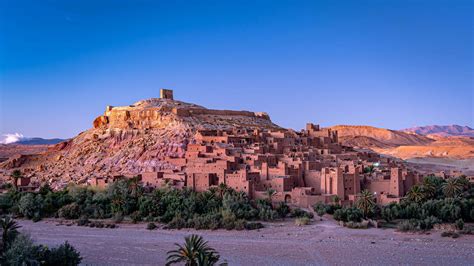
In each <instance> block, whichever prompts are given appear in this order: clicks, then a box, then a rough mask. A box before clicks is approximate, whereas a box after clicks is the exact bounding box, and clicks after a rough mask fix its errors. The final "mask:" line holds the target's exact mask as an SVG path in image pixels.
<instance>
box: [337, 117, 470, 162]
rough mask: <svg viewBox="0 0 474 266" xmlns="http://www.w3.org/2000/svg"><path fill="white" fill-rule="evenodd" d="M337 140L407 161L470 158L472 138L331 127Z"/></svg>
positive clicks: (368, 128)
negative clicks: (336, 133)
mask: <svg viewBox="0 0 474 266" xmlns="http://www.w3.org/2000/svg"><path fill="white" fill-rule="evenodd" d="M331 129H334V130H337V131H338V135H339V140H340V141H341V142H342V143H343V144H345V145H348V146H352V147H356V148H368V149H372V150H374V151H376V152H378V153H382V154H386V155H390V156H394V157H398V158H401V159H411V158H428V157H429V158H454V159H470V158H474V138H468V137H443V136H440V135H428V136H424V135H419V134H417V133H415V132H404V131H397V130H390V129H383V128H376V127H370V126H345V125H344V126H334V127H331Z"/></svg>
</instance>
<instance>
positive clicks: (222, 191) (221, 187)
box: [217, 183, 229, 199]
mask: <svg viewBox="0 0 474 266" xmlns="http://www.w3.org/2000/svg"><path fill="white" fill-rule="evenodd" d="M228 190H229V187H228V186H227V184H226V183H220V184H219V186H218V187H217V191H218V192H219V198H221V199H222V198H223V197H224V194H225V193H226V192H227V191H228Z"/></svg>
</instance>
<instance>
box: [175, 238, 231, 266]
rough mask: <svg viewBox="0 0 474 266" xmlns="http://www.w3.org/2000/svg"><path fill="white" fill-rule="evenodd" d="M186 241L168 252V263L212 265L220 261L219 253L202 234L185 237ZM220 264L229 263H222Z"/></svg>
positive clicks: (198, 265)
mask: <svg viewBox="0 0 474 266" xmlns="http://www.w3.org/2000/svg"><path fill="white" fill-rule="evenodd" d="M184 241H185V243H184V245H180V244H177V243H176V244H175V245H176V247H177V249H175V250H171V251H169V252H168V258H167V262H166V265H174V264H185V265H190V266H204V265H208V266H211V265H216V264H217V263H218V262H219V259H220V256H219V253H217V251H216V250H215V249H213V248H211V247H210V246H209V245H208V243H207V241H205V240H204V239H203V238H202V237H201V236H198V235H190V236H188V237H185V239H184ZM220 265H227V264H226V263H222V264H220Z"/></svg>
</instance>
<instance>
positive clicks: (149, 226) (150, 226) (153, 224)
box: [146, 223, 158, 231]
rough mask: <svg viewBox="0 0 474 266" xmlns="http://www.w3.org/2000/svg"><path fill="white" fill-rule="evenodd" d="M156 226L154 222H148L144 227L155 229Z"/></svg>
mask: <svg viewBox="0 0 474 266" xmlns="http://www.w3.org/2000/svg"><path fill="white" fill-rule="evenodd" d="M156 228H158V226H156V224H155V223H148V224H147V225H146V229H147V230H150V231H152V230H155V229H156Z"/></svg>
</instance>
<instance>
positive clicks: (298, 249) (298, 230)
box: [19, 221, 474, 265]
mask: <svg viewBox="0 0 474 266" xmlns="http://www.w3.org/2000/svg"><path fill="white" fill-rule="evenodd" d="M19 223H20V225H21V226H22V228H21V231H22V232H25V233H29V234H30V235H31V236H32V237H33V239H35V240H36V241H37V242H38V243H41V244H46V245H48V246H54V245H59V244H61V243H62V242H64V241H66V240H68V241H69V242H70V243H71V244H73V245H74V246H75V247H76V248H77V249H78V250H79V251H80V252H81V254H82V256H83V257H84V260H83V262H84V263H85V264H88V265H164V262H165V260H166V252H167V251H168V250H170V249H173V248H174V243H177V242H178V243H182V242H183V240H184V236H186V235H189V234H191V233H197V234H199V235H202V236H204V238H205V239H206V240H207V241H209V244H210V245H211V246H212V247H214V248H215V249H217V250H218V252H219V253H220V255H221V257H222V259H225V260H227V261H228V262H229V265H335V264H337V265H361V264H364V265H400V264H404V265H406V264H416V265H474V237H473V236H463V237H461V238H459V239H451V238H441V237H440V236H439V233H433V234H430V235H418V234H401V233H397V232H394V231H393V230H388V229H387V230H382V229H369V230H353V229H346V228H342V227H339V226H338V225H336V224H335V223H333V222H332V221H323V222H319V221H317V222H315V223H314V224H313V225H309V226H306V227H296V226H294V225H293V224H292V223H291V222H285V223H273V224H270V225H268V226H267V228H264V229H262V230H260V231H240V232H239V231H225V230H218V231H197V232H196V231H194V230H181V231H170V230H155V231H148V230H146V229H145V225H144V224H140V225H121V227H120V228H118V229H98V228H86V227H77V226H70V227H67V226H56V223H55V222H53V221H43V222H39V223H32V222H31V221H20V222H19Z"/></svg>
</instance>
